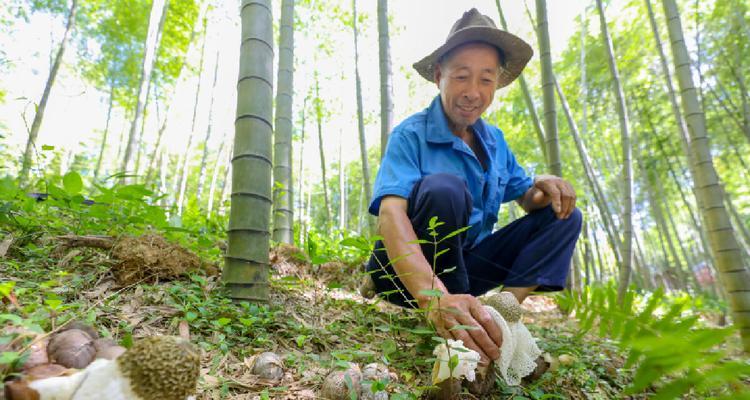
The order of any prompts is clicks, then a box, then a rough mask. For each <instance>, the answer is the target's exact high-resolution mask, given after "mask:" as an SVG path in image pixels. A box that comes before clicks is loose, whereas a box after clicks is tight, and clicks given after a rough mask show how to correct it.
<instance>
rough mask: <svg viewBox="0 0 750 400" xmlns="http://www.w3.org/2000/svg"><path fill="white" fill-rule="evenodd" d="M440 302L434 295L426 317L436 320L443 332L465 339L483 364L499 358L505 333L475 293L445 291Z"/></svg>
mask: <svg viewBox="0 0 750 400" xmlns="http://www.w3.org/2000/svg"><path fill="white" fill-rule="evenodd" d="M439 304H440V307H439V308H438V301H437V299H436V298H433V300H432V302H431V306H430V307H431V308H430V312H429V315H428V316H427V317H428V318H429V319H430V321H432V323H433V324H435V328H436V329H437V332H438V334H439V335H440V336H442V337H443V338H445V339H457V340H462V341H463V342H464V346H466V347H468V348H469V349H472V350H474V351H476V352H477V353H479V355H480V356H481V357H482V360H481V363H482V364H487V363H488V362H489V360H497V359H498V358H500V345H501V344H502V343H503V333H502V331H501V330H500V327H499V326H497V324H496V323H495V321H494V320H493V319H492V317H491V316H490V314H489V313H488V312H487V311H486V310H485V309H484V307H483V306H482V303H480V302H479V300H477V298H476V297H474V296H472V295H470V294H444V295H443V296H442V297H441V298H440V302H439ZM457 325H464V326H470V327H474V328H473V329H472V328H465V327H457Z"/></svg>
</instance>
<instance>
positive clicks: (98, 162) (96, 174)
mask: <svg viewBox="0 0 750 400" xmlns="http://www.w3.org/2000/svg"><path fill="white" fill-rule="evenodd" d="M114 92H115V88H114V85H110V87H109V105H108V106H107V122H106V123H105V124H104V134H103V135H102V145H101V146H100V147H99V156H98V157H97V158H96V167H94V180H95V181H96V179H97V178H99V170H100V169H101V167H102V158H104V149H105V148H106V147H107V134H108V133H109V122H110V120H111V119H112V103H113V99H114V97H115V96H114V94H115V93H114Z"/></svg>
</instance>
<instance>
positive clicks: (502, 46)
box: [414, 8, 534, 88]
mask: <svg viewBox="0 0 750 400" xmlns="http://www.w3.org/2000/svg"><path fill="white" fill-rule="evenodd" d="M470 42H482V43H487V44H489V45H491V46H495V47H496V48H497V49H498V50H499V51H500V77H499V79H498V81H497V87H498V88H501V87H504V86H507V85H509V84H510V83H511V82H513V81H514V80H515V79H516V78H518V75H520V74H521V71H523V68H524V67H525V66H526V63H528V62H529V59H531V56H532V55H533V54H534V51H533V50H532V49H531V46H529V44H528V43H526V42H525V41H524V40H523V39H521V38H519V37H518V36H516V35H513V34H511V33H509V32H506V31H504V30H501V29H498V28H497V26H495V23H494V22H492V19H490V17H488V16H486V15H483V14H481V13H480V12H479V11H477V9H476V8H472V9H471V10H469V11H467V12H465V13H464V15H463V16H462V17H461V18H460V19H459V20H458V21H456V23H455V24H453V27H452V28H451V31H450V33H449V34H448V38H447V39H445V43H444V44H443V45H442V46H440V47H438V48H437V50H435V51H433V52H432V53H431V54H430V55H428V56H427V57H425V58H423V59H421V60H419V61H417V62H416V63H414V69H416V70H417V72H419V75H422V77H423V78H425V79H427V80H428V81H430V82H434V81H435V75H434V71H435V64H436V63H437V62H438V61H439V60H440V57H442V56H443V55H445V54H446V53H448V52H449V51H451V50H453V49H454V48H456V47H458V46H460V45H462V44H466V43H470Z"/></svg>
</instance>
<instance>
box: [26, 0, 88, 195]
mask: <svg viewBox="0 0 750 400" xmlns="http://www.w3.org/2000/svg"><path fill="white" fill-rule="evenodd" d="M77 9H78V0H73V2H72V3H71V5H70V11H68V22H67V24H66V25H65V33H64V34H63V37H62V40H60V47H59V48H58V49H57V54H56V55H55V61H54V62H53V63H52V66H51V67H50V70H49V76H48V77H47V83H46V84H45V85H44V92H42V98H41V99H40V100H39V104H38V105H37V107H36V113H35V114H34V121H33V122H32V123H31V129H30V130H29V139H28V141H26V150H25V151H24V153H23V163H22V165H21V171H20V173H19V174H18V181H19V182H20V183H21V185H23V186H27V185H28V183H29V182H28V181H29V179H28V178H29V170H30V169H31V159H32V157H33V155H34V154H33V153H34V144H35V143H36V138H37V137H38V136H39V128H40V127H41V126H42V119H43V118H44V110H45V109H46V108H47V101H49V96H50V93H51V92H52V86H53V85H54V84H55V78H56V77H57V71H59V70H60V65H61V64H62V59H63V55H64V54H65V45H66V44H67V43H68V37H70V35H71V31H72V30H73V27H74V26H75V23H76V10H77Z"/></svg>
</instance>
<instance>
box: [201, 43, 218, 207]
mask: <svg viewBox="0 0 750 400" xmlns="http://www.w3.org/2000/svg"><path fill="white" fill-rule="evenodd" d="M219 55H220V52H219V51H217V52H216V62H215V63H214V80H213V83H212V84H211V100H210V101H209V106H208V126H207V127H206V137H204V138H203V153H202V154H201V163H200V168H199V169H198V171H199V172H198V188H197V189H196V193H195V198H196V199H197V201H198V205H199V206H200V205H201V204H203V201H202V195H203V185H204V183H205V180H206V176H205V175H206V160H208V142H209V141H210V140H211V129H212V128H213V125H214V93H216V81H217V80H218V78H219Z"/></svg>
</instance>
